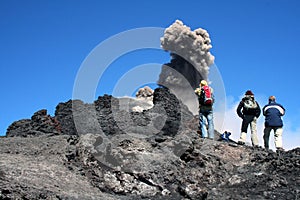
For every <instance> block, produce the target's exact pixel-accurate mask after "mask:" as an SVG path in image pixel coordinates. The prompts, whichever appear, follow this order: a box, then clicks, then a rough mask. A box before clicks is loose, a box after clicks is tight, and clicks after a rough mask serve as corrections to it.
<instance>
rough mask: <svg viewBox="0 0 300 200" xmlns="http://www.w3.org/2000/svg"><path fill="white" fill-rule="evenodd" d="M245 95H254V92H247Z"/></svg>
mask: <svg viewBox="0 0 300 200" xmlns="http://www.w3.org/2000/svg"><path fill="white" fill-rule="evenodd" d="M245 95H254V94H253V92H252V91H251V90H247V91H246V93H245Z"/></svg>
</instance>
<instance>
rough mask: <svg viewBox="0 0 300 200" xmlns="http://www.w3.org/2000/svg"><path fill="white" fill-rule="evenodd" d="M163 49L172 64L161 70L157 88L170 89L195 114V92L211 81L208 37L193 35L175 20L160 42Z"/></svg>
mask: <svg viewBox="0 0 300 200" xmlns="http://www.w3.org/2000/svg"><path fill="white" fill-rule="evenodd" d="M161 46H162V48H163V49H164V50H166V51H169V52H170V55H171V62H170V63H167V64H164V65H163V66H162V70H161V73H160V75H159V80H158V81H157V84H159V85H162V86H165V87H167V88H169V89H170V90H171V91H172V92H173V93H175V95H176V96H177V98H179V99H180V100H181V101H182V102H183V103H185V104H186V105H187V106H188V107H189V109H190V110H191V111H192V112H193V113H196V111H197V105H198V103H197V99H196V96H195V94H194V89H195V88H196V87H198V86H199V83H200V81H201V80H202V79H205V80H207V79H208V73H209V67H210V65H212V64H213V63H214V56H213V55H211V53H210V52H209V50H210V49H211V48H212V45H211V40H210V38H209V34H208V33H207V31H206V30H204V29H202V28H198V29H196V30H194V31H192V30H191V29H190V28H189V27H187V26H186V25H184V24H183V23H182V21H180V20H176V21H175V22H174V23H173V24H172V25H171V26H170V27H168V28H167V29H166V30H165V32H164V35H163V37H162V38H161Z"/></svg>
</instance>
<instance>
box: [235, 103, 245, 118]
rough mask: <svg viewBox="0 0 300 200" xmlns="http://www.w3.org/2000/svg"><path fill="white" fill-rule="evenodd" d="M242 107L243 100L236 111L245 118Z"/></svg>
mask: <svg viewBox="0 0 300 200" xmlns="http://www.w3.org/2000/svg"><path fill="white" fill-rule="evenodd" d="M242 108H243V102H242V101H241V102H240V103H239V105H238V107H237V109H236V113H237V114H238V116H239V117H240V118H242V119H243V118H244V115H243V113H242Z"/></svg>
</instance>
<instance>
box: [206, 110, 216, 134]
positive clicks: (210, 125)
mask: <svg viewBox="0 0 300 200" xmlns="http://www.w3.org/2000/svg"><path fill="white" fill-rule="evenodd" d="M207 123H208V137H209V138H211V139H214V136H215V133H214V132H215V130H214V116H213V111H212V110H211V111H208V113H207Z"/></svg>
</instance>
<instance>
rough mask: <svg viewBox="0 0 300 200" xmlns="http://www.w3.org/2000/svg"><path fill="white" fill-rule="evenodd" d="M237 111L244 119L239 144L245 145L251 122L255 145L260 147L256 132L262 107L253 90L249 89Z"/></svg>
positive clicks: (252, 137)
mask: <svg viewBox="0 0 300 200" xmlns="http://www.w3.org/2000/svg"><path fill="white" fill-rule="evenodd" d="M236 112H237V114H238V116H239V117H240V118H242V119H243V122H242V127H241V135H240V139H239V140H238V144H240V145H244V144H245V141H246V137H247V129H248V126H249V124H250V129H251V141H252V145H253V146H254V147H258V138H257V133H256V121H257V118H258V117H259V116H260V112H261V111H260V107H259V104H258V103H257V101H256V100H255V99H254V94H253V92H252V91H251V90H247V91H246V93H245V97H244V98H243V99H242V100H241V101H240V103H239V105H238V107H237V109H236Z"/></svg>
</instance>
